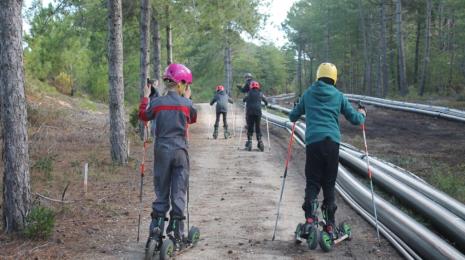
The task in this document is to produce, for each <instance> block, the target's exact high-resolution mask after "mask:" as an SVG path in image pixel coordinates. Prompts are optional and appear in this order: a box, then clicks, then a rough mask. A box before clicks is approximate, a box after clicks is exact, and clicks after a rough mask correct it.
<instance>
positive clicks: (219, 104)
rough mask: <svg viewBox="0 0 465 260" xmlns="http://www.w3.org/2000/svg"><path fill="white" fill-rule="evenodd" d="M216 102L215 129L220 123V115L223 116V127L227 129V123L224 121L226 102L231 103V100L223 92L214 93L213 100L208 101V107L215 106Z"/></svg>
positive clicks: (226, 109)
mask: <svg viewBox="0 0 465 260" xmlns="http://www.w3.org/2000/svg"><path fill="white" fill-rule="evenodd" d="M215 102H216V120H215V128H217V127H218V124H219V121H220V115H221V114H222V115H223V125H224V127H228V121H227V119H226V116H227V113H228V102H229V103H231V104H232V103H233V100H232V98H230V97H229V96H228V94H226V93H225V92H224V91H218V92H216V94H215V96H214V97H213V99H212V100H211V101H210V106H212V105H213V104H215Z"/></svg>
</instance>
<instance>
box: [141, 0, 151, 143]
mask: <svg viewBox="0 0 465 260" xmlns="http://www.w3.org/2000/svg"><path fill="white" fill-rule="evenodd" d="M149 6H150V5H149V0H142V1H141V3H140V21H139V32H140V63H139V97H140V98H142V97H143V96H144V87H145V85H146V84H147V78H148V77H149V73H148V71H149V69H148V63H149V42H150V41H149V39H150V36H149V19H150V8H149ZM139 136H140V138H141V139H144V122H142V121H139Z"/></svg>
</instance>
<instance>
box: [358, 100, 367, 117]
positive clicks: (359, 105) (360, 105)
mask: <svg viewBox="0 0 465 260" xmlns="http://www.w3.org/2000/svg"><path fill="white" fill-rule="evenodd" d="M358 110H363V111H364V112H365V117H366V116H367V109H366V107H365V106H364V105H363V104H362V101H361V100H359V101H358Z"/></svg>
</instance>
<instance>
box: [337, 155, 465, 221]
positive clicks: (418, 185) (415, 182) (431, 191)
mask: <svg viewBox="0 0 465 260" xmlns="http://www.w3.org/2000/svg"><path fill="white" fill-rule="evenodd" d="M341 150H343V151H345V152H348V153H350V154H351V155H354V156H357V157H359V159H361V160H364V157H363V155H362V154H360V153H359V152H356V151H353V150H349V149H347V150H346V149H345V148H341ZM370 162H371V163H372V164H373V165H374V166H375V167H376V168H378V169H379V170H381V171H382V172H383V173H386V174H388V175H389V176H391V177H393V178H395V179H397V180H399V181H400V182H402V183H404V184H406V185H408V186H410V187H411V188H413V189H415V190H416V191H418V192H421V193H422V194H424V195H425V196H426V197H428V198H429V199H431V200H433V201H435V202H437V203H438V204H439V205H441V206H443V207H444V208H446V209H448V210H449V211H451V212H452V213H454V214H455V215H457V216H458V217H460V218H461V219H462V220H465V205H464V204H462V203H461V202H459V201H458V200H456V199H454V198H452V197H451V196H449V195H447V194H446V193H444V192H442V191H440V190H438V189H436V188H434V187H433V186H431V185H430V184H428V183H427V182H425V181H424V180H423V179H420V178H418V177H417V176H416V175H413V174H412V173H410V172H407V171H405V170H404V171H403V169H401V168H400V169H398V168H395V167H392V166H391V165H388V164H386V163H384V162H380V161H379V160H378V159H376V158H374V157H370ZM406 173H409V174H406Z"/></svg>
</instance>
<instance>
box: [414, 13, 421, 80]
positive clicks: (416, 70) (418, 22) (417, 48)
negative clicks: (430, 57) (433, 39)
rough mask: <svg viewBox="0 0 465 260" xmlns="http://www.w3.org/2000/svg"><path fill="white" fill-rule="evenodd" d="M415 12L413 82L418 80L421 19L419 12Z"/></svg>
mask: <svg viewBox="0 0 465 260" xmlns="http://www.w3.org/2000/svg"><path fill="white" fill-rule="evenodd" d="M416 13H417V33H416V39H415V64H414V68H413V84H417V82H418V64H419V63H420V36H421V19H420V14H419V13H418V11H417V12H416Z"/></svg>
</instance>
